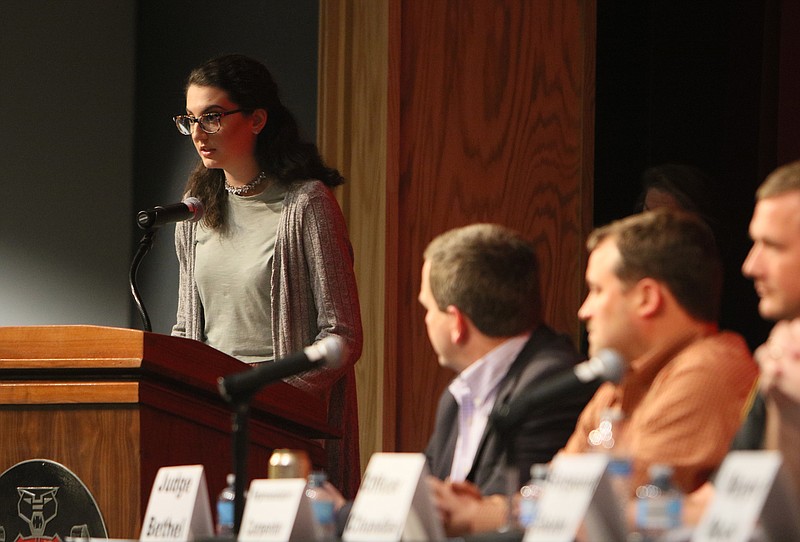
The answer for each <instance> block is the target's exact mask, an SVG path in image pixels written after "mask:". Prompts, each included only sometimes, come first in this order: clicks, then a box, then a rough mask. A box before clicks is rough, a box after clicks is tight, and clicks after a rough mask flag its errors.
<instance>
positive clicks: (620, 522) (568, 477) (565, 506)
mask: <svg viewBox="0 0 800 542" xmlns="http://www.w3.org/2000/svg"><path fill="white" fill-rule="evenodd" d="M608 462H609V457H608V456H607V455H605V454H575V455H572V454H570V455H567V454H559V455H557V456H556V457H555V458H554V459H553V462H552V464H551V468H550V473H549V474H548V477H547V481H546V482H545V486H544V492H543V493H542V498H541V500H540V501H539V512H538V514H537V517H536V521H535V522H534V524H533V525H531V526H530V527H529V528H528V529H527V530H526V531H525V536H524V538H523V541H524V542H572V541H573V540H575V537H576V536H577V534H578V530H579V529H580V526H581V524H582V523H583V522H584V521H585V522H586V527H587V528H586V537H587V539H588V540H589V541H592V542H594V541H608V540H625V539H626V538H627V534H626V531H627V529H626V527H625V522H624V519H623V515H622V508H621V506H620V503H619V500H618V498H617V496H616V495H615V494H614V491H613V489H612V487H611V482H610V479H609V476H608V475H607V474H606V469H607V467H608Z"/></svg>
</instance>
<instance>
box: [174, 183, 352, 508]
mask: <svg viewBox="0 0 800 542" xmlns="http://www.w3.org/2000/svg"><path fill="white" fill-rule="evenodd" d="M196 231H197V224H196V223H190V222H180V223H178V224H177V225H176V227H175V249H176V252H177V255H178V263H179V268H180V282H179V289H178V313H177V321H176V324H175V326H174V327H173V329H172V334H173V335H176V336H180V337H188V338H191V339H196V340H202V339H203V308H202V305H201V302H200V294H199V292H198V290H197V284H196V283H195V280H194V262H195V236H196ZM271 293H272V341H273V344H274V346H275V355H276V357H277V358H280V357H283V356H286V355H287V354H290V353H293V352H299V351H300V350H302V349H303V348H304V347H306V346H308V345H310V344H312V343H313V342H314V341H316V340H319V339H321V338H323V337H325V336H328V335H338V336H339V337H341V338H342V339H343V341H344V344H345V345H346V350H345V356H344V358H343V360H342V361H343V363H342V366H341V367H340V368H338V369H328V368H323V369H319V370H315V371H312V372H309V373H305V374H302V375H299V376H295V377H292V378H290V379H287V382H288V383H289V384H291V385H293V386H295V387H298V388H300V389H304V390H306V391H309V392H310V393H313V394H322V395H323V396H327V397H328V398H329V411H328V417H329V422H330V423H333V424H335V425H334V426H335V427H342V428H343V432H344V436H343V438H342V441H341V442H339V441H330V442H329V443H326V449H327V450H328V454H327V455H328V473H329V475H330V477H331V479H332V481H333V482H334V483H337V482H338V483H339V487H340V488H341V489H342V490H343V492H346V493H348V492H349V488H350V485H351V484H352V483H355V484H356V485H355V487H358V486H357V484H358V481H359V478H360V466H359V461H358V414H357V404H356V393H355V377H354V371H353V365H354V364H355V362H356V360H358V358H359V357H360V356H361V348H362V342H363V335H362V330H361V313H360V307H359V303H358V291H357V289H356V280H355V274H354V272H353V249H352V246H351V244H350V240H349V237H348V234H347V226H346V224H345V220H344V215H343V214H342V211H341V209H340V208H339V204H338V203H337V201H336V198H335V197H334V195H333V193H332V192H331V190H330V189H329V188H328V187H326V186H325V185H324V184H323V183H321V182H319V181H315V180H310V181H297V182H294V183H293V184H291V185H290V186H289V187H288V189H287V192H286V198H285V199H284V203H283V209H282V211H281V216H280V220H279V222H278V232H277V237H276V239H275V253H274V259H273V266H272V278H271ZM341 446H344V449H341ZM337 448H338V449H339V450H336V449H337ZM337 470H338V471H340V472H338V473H337V472H336V471H337ZM354 473H355V474H354ZM353 476H355V479H353Z"/></svg>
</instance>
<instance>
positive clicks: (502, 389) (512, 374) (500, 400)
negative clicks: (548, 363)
mask: <svg viewBox="0 0 800 542" xmlns="http://www.w3.org/2000/svg"><path fill="white" fill-rule="evenodd" d="M541 330H542V328H541V327H540V328H537V329H536V330H535V331H534V332H533V333H531V337H530V339H528V342H527V343H525V346H523V347H522V350H520V352H519V354H517V357H516V358H515V359H514V363H512V364H511V368H509V370H508V372H507V373H506V375H505V376H504V377H503V379H502V380H501V381H500V384H499V388H498V390H497V397H496V398H495V401H494V404H495V406H494V407H493V408H492V410H494V408H496V407H497V405H502V404H505V403H507V402H508V401H509V398H510V397H511V394H512V393H513V391H514V387H515V386H516V384H517V378H518V377H519V374H520V372H521V371H522V369H523V368H524V367H525V365H526V361H527V360H528V359H530V357H531V356H533V354H534V352H535V351H536V350H537V348H538V344H539V341H540V339H539V338H538V335H539V334H540V331H541ZM456 432H457V431H456ZM490 436H491V437H492V438H491V439H490V438H489V437H490ZM496 437H497V433H496V431H494V429H493V427H492V422H491V420H489V422H488V423H487V424H486V428H485V429H484V430H483V435H482V436H481V442H480V444H479V445H478V451H477V452H476V453H475V460H474V461H473V462H472V468H470V471H469V474H468V475H467V480H469V481H470V482H475V479H474V478H475V473H476V471H477V470H478V467H479V466H480V463H481V458H482V457H483V455H484V452H485V450H486V449H487V447H488V445H489V444H491V443H493V442H494V441H495V440H496ZM453 449H454V450H455V442H453ZM452 457H453V454H452V453H451V455H450V458H451V460H452Z"/></svg>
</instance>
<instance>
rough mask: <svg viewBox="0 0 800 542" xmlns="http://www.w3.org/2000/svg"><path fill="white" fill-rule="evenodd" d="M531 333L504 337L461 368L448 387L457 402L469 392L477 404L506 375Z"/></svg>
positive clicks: (488, 395)
mask: <svg viewBox="0 0 800 542" xmlns="http://www.w3.org/2000/svg"><path fill="white" fill-rule="evenodd" d="M530 336H531V334H530V333H525V334H522V335H517V336H515V337H512V338H510V339H508V340H506V341H504V342H503V343H501V344H500V345H498V346H497V347H495V348H494V349H492V350H490V351H489V352H488V353H486V354H485V355H484V356H483V357H482V358H480V359H478V360H477V361H475V362H474V363H472V364H471V365H470V366H469V367H467V368H466V369H464V370H463V371H461V373H459V374H458V376H456V377H455V378H454V379H453V381H452V382H451V383H450V386H449V388H448V389H449V391H450V393H451V394H452V395H453V397H455V399H456V402H457V403H458V404H459V405H460V404H461V401H462V400H463V398H464V397H466V396H467V395H469V396H471V397H472V401H473V403H474V405H475V406H476V407H480V406H481V405H482V404H483V403H484V402H485V401H486V400H487V399H488V398H489V397H490V396H491V395H492V393H493V392H494V391H495V389H496V388H497V386H498V385H499V384H500V381H501V380H502V379H503V377H505V376H506V374H507V373H508V370H509V369H510V368H511V365H512V364H513V363H514V361H515V360H516V359H517V356H518V355H519V353H520V352H521V351H522V348H523V347H524V346H525V344H526V343H527V342H528V340H529V339H530Z"/></svg>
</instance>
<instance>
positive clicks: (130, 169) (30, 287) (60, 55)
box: [0, 0, 318, 333]
mask: <svg viewBox="0 0 800 542" xmlns="http://www.w3.org/2000/svg"><path fill="white" fill-rule="evenodd" d="M317 19H318V4H317V0H293V1H292V2H285V1H283V0H237V1H236V2H213V1H208V0H192V1H189V0H170V1H169V2H162V1H157V0H140V1H138V2H134V1H132V0H104V1H102V2H97V1H95V0H71V1H70V2H56V1H47V0H33V1H27V0H26V1H22V0H12V1H9V2H4V3H3V14H2V16H1V17H0V51H1V52H0V74H2V75H0V81H2V84H0V98H1V99H2V103H3V120H4V123H3V125H2V126H0V153H1V155H2V163H3V167H2V170H1V171H2V173H0V178H2V189H3V196H2V198H0V325H31V324H97V325H105V326H118V327H134V328H141V327H142V323H141V320H140V318H139V316H138V313H136V312H135V311H134V310H133V309H132V304H131V295H130V292H129V288H128V271H129V268H130V263H131V259H132V256H133V251H134V248H135V246H136V244H137V243H138V241H139V239H140V238H141V232H140V231H139V230H138V228H136V226H135V221H134V217H135V214H136V212H137V211H138V210H140V209H144V208H147V207H152V206H154V205H159V204H166V203H173V202H177V201H180V199H181V194H182V188H183V185H184V182H185V179H186V177H187V175H188V173H189V171H190V169H191V168H192V166H193V164H194V160H195V153H194V150H193V148H192V145H191V142H190V140H189V138H185V137H182V136H180V135H179V134H178V132H177V131H176V130H175V127H174V125H173V124H172V116H173V115H176V114H179V113H181V112H182V111H183V110H184V107H185V104H184V101H183V84H184V80H185V78H186V76H187V75H188V72H189V70H190V69H191V68H192V67H194V66H195V65H197V64H199V63H200V62H202V61H204V60H206V59H207V58H209V57H211V56H213V55H215V54H218V53H224V52H242V53H245V54H250V55H253V56H255V57H258V58H260V59H261V60H263V61H264V62H265V63H266V64H267V66H269V67H270V69H271V70H272V72H273V75H274V76H275V79H276V80H277V82H278V84H279V86H280V87H281V89H282V91H283V97H284V99H285V101H286V103H287V105H288V106H289V108H290V109H292V110H293V111H294V112H295V113H296V114H297V117H298V120H299V122H300V124H301V128H302V129H304V131H305V132H306V134H307V136H308V137H309V138H311V139H313V138H314V137H315V126H316V113H317V109H316V103H317V88H316V85H317V77H316V73H317V41H318V38H317V26H318V21H317ZM173 231H174V227H165V228H163V229H162V231H160V232H159V233H158V234H157V235H156V237H155V243H154V247H153V249H152V251H151V252H150V254H149V255H147V257H146V258H145V259H144V262H143V264H142V266H141V267H140V270H139V275H138V283H139V287H140V291H141V294H142V297H143V300H144V302H145V307H146V308H147V310H148V312H149V314H150V318H151V320H152V325H153V331H157V332H162V333H168V332H169V330H170V328H171V326H172V323H173V321H174V318H175V306H176V300H177V292H176V289H177V284H178V283H177V262H176V260H175V252H174V248H173V238H172V236H173Z"/></svg>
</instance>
